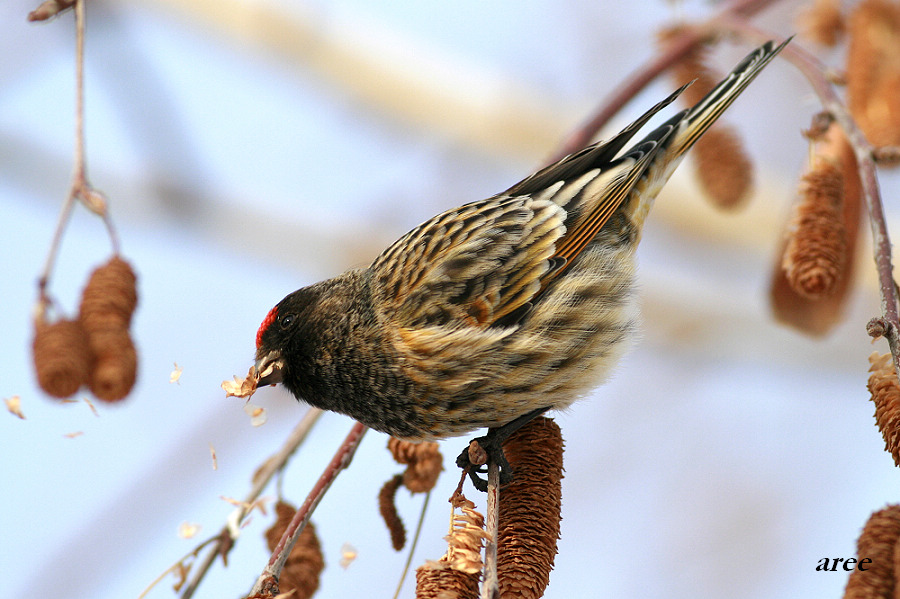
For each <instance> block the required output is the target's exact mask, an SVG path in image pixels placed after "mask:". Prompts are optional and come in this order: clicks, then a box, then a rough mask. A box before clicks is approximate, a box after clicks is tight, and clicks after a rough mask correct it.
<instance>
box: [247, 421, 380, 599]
mask: <svg viewBox="0 0 900 599" xmlns="http://www.w3.org/2000/svg"><path fill="white" fill-rule="evenodd" d="M367 430H369V429H368V428H367V427H366V426H365V425H363V424H360V423H359V422H357V423H356V424H354V425H353V428H352V429H350V434H348V435H347V438H346V439H344V442H343V443H342V444H341V446H340V448H338V450H337V453H335V454H334V457H333V458H331V462H329V463H328V466H327V467H326V468H325V471H324V472H323V473H322V476H320V477H319V480H318V481H316V484H315V485H314V486H313V488H312V490H311V491H310V492H309V495H307V497H306V501H304V502H303V505H301V506H300V509H298V510H297V513H296V514H294V518H293V520H291V523H290V524H289V525H288V527H287V530H286V531H285V532H284V535H283V536H282V537H281V540H280V541H279V542H278V545H277V546H276V547H275V550H274V551H273V552H272V556H271V557H270V558H269V563H268V564H266V567H265V569H264V570H263V572H262V574H260V576H259V578H258V579H257V580H256V584H254V585H253V589H252V590H251V591H250V594H251V595H254V594H261V593H266V592H271V591H272V590H273V589H275V588H277V585H278V577H279V575H280V574H281V571H282V569H284V563H285V561H287V558H288V555H290V553H291V549H293V547H294V543H295V542H296V541H297V537H298V536H299V535H300V533H301V532H302V531H303V528H304V527H305V526H306V523H307V522H309V519H310V517H311V516H312V513H313V511H315V509H316V506H317V505H319V502H320V501H321V500H322V497H324V496H325V492H326V491H327V490H328V488H329V487H330V486H331V484H332V483H333V482H334V481H335V479H336V478H337V476H338V474H340V472H341V470H343V469H344V468H346V467H347V466H349V465H350V461H351V460H352V459H353V454H354V453H356V449H357V448H358V447H359V443H360V442H361V441H362V438H363V435H365V433H366V431H367Z"/></svg>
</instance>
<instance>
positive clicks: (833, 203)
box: [782, 157, 847, 299]
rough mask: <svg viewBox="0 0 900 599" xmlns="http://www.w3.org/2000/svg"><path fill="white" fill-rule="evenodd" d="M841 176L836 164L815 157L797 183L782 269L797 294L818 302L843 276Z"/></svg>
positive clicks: (842, 190) (832, 290) (845, 245)
mask: <svg viewBox="0 0 900 599" xmlns="http://www.w3.org/2000/svg"><path fill="white" fill-rule="evenodd" d="M843 193H844V176H843V173H842V172H841V168H840V165H839V164H838V163H836V162H832V161H831V160H829V159H825V158H822V157H816V158H814V159H813V164H812V165H811V168H810V170H809V172H807V173H805V174H804V175H803V178H802V179H801V183H800V201H799V202H798V203H797V205H796V208H795V211H794V217H793V220H792V224H791V226H790V228H791V229H792V234H791V236H790V239H789V241H788V244H787V247H786V248H785V251H784V258H783V260H782V267H783V268H784V270H785V273H786V275H787V279H788V282H789V283H790V284H791V287H793V288H794V290H795V291H796V292H797V293H799V294H800V295H802V296H804V297H807V298H810V299H819V298H822V297H827V296H829V295H831V294H833V293H834V292H835V290H836V289H837V286H838V282H839V281H840V279H841V278H842V277H844V276H845V272H844V271H845V270H846V268H845V267H846V262H847V233H846V231H845V230H844V222H843V219H842V218H841V212H842V210H843V204H844V199H843Z"/></svg>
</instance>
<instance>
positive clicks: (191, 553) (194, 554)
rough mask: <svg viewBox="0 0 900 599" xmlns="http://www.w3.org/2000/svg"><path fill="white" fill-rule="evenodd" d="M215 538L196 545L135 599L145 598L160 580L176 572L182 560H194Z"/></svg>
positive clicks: (182, 562)
mask: <svg viewBox="0 0 900 599" xmlns="http://www.w3.org/2000/svg"><path fill="white" fill-rule="evenodd" d="M216 538H217V537H210V538H208V539H206V540H205V541H203V542H202V543H200V544H199V545H197V546H196V547H194V548H193V549H191V550H190V551H189V552H188V553H187V554H185V556H184V557H182V558H181V559H180V560H178V561H177V562H175V563H174V564H172V565H171V566H169V567H168V568H167V569H166V571H165V572H163V573H162V574H160V575H159V576H157V577H156V580H154V581H153V582H151V583H150V584H149V585H147V588H146V589H144V591H143V592H142V593H141V594H140V595H138V598H137V599H144V597H146V596H147V594H148V593H149V592H150V591H152V590H153V588H154V587H155V586H156V585H158V584H159V583H160V582H162V580H163V579H164V578H165V577H166V576H168V575H169V574H171V573H172V572H175V571H176V570H178V567H179V566H181V565H183V564H184V560H186V559H187V558H189V557H195V558H196V557H197V554H198V553H200V551H202V550H203V548H204V547H206V546H207V545H209V544H210V543H212V542H213V541H215V540H216Z"/></svg>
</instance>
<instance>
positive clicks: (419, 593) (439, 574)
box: [416, 561, 479, 599]
mask: <svg viewBox="0 0 900 599" xmlns="http://www.w3.org/2000/svg"><path fill="white" fill-rule="evenodd" d="M478 579H479V574H478V573H477V572H476V573H474V574H467V573H466V572H460V571H459V570H454V569H453V568H451V567H450V565H449V564H447V563H446V562H443V561H440V562H428V563H427V564H425V565H424V566H420V567H418V568H416V599H478V597H479V593H478Z"/></svg>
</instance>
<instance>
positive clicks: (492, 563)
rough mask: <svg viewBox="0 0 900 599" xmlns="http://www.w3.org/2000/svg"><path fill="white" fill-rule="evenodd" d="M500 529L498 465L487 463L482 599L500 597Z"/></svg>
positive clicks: (492, 462)
mask: <svg viewBox="0 0 900 599" xmlns="http://www.w3.org/2000/svg"><path fill="white" fill-rule="evenodd" d="M499 529H500V467H499V466H498V465H497V464H496V463H494V461H491V462H489V463H488V490H487V514H486V519H485V529H484V530H485V532H486V533H487V535H488V536H487V539H486V540H485V544H484V583H482V585H481V598H482V599H497V598H498V597H500V583H499V581H498V578H497V539H498V537H497V531H498V530H499Z"/></svg>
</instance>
